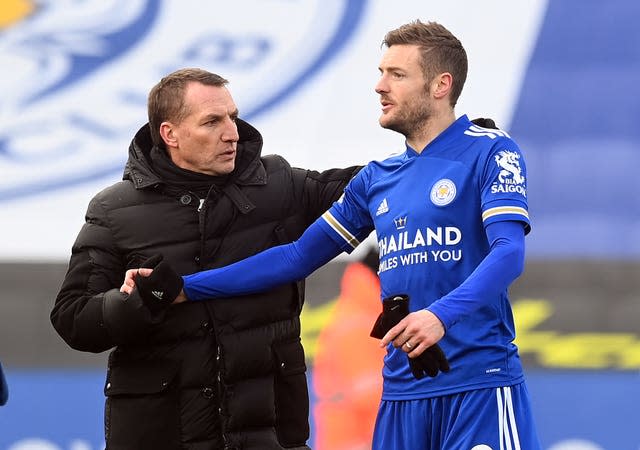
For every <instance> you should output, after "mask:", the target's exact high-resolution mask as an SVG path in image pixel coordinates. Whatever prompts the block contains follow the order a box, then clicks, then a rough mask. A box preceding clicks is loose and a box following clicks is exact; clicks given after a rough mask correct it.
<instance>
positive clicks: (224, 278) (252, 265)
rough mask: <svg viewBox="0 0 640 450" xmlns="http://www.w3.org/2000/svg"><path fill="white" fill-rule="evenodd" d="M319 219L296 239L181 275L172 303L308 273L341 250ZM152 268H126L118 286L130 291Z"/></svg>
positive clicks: (249, 288)
mask: <svg viewBox="0 0 640 450" xmlns="http://www.w3.org/2000/svg"><path fill="white" fill-rule="evenodd" d="M321 220H324V219H322V218H319V219H318V220H316V222H314V223H313V224H311V226H309V228H307V230H306V231H305V232H304V233H303V234H302V236H300V239H298V240H297V241H295V242H292V243H290V244H286V245H279V246H277V247H272V248H270V249H268V250H265V251H263V252H261V253H258V254H256V255H253V256H251V257H249V258H247V259H244V260H242V261H238V262H236V263H234V264H230V265H228V266H225V267H221V268H219V269H211V270H205V271H202V272H197V273H194V274H191V275H186V276H184V277H183V279H184V287H183V293H181V294H180V295H179V296H178V298H177V299H176V301H175V302H174V303H180V302H183V301H186V300H193V301H200V300H209V299H211V298H217V297H230V296H236V295H244V294H251V293H254V292H261V291H265V290H268V289H271V288H273V287H276V286H279V285H281V284H285V283H291V282H294V281H298V280H302V279H304V278H306V277H308V276H309V275H311V273H313V272H314V271H315V270H316V269H318V268H320V267H322V266H323V265H324V264H326V263H328V262H329V261H331V260H332V259H333V258H335V257H336V256H338V255H339V254H340V253H342V249H341V247H340V245H339V244H338V242H337V241H335V240H334V239H332V238H331V236H329V234H327V232H326V231H325V230H324V229H323V228H322V226H321V225H320V224H319V222H320V221H321ZM151 272H152V270H151V269H133V270H129V271H127V274H126V277H125V282H124V284H123V285H122V288H120V290H121V291H123V292H127V293H131V292H132V291H133V288H134V286H135V277H136V276H145V277H146V276H149V275H150V274H151ZM185 295H186V297H185Z"/></svg>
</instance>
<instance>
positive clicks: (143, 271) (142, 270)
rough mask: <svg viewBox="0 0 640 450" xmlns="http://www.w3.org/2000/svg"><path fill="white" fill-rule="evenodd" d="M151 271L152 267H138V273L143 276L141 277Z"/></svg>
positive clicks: (149, 273)
mask: <svg viewBox="0 0 640 450" xmlns="http://www.w3.org/2000/svg"><path fill="white" fill-rule="evenodd" d="M152 272H153V269H147V268H145V267H141V268H139V269H138V275H140V276H143V277H148V276H150V275H151V273H152Z"/></svg>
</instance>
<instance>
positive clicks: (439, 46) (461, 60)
mask: <svg viewBox="0 0 640 450" xmlns="http://www.w3.org/2000/svg"><path fill="white" fill-rule="evenodd" d="M382 45H386V46H387V47H391V46H392V45H417V46H419V47H420V53H421V55H422V63H421V66H422V72H423V74H424V77H425V81H426V82H429V81H431V78H433V77H434V76H436V75H438V74H439V73H443V72H449V73H450V74H451V75H452V77H453V85H452V88H451V97H450V99H451V106H455V104H456V103H457V102H458V98H459V97H460V94H461V93H462V88H463V86H464V82H465V81H466V79H467V71H468V62H467V52H466V51H465V50H464V47H463V46H462V43H461V42H460V41H459V40H458V38H456V37H455V36H454V35H453V34H452V33H451V32H450V31H449V30H447V29H446V28H445V27H443V26H442V25H440V24H439V23H436V22H426V23H424V22H421V21H420V20H415V21H413V22H410V23H407V24H405V25H402V26H401V27H399V28H397V29H395V30H391V31H389V32H388V33H387V34H386V35H385V37H384V40H383V41H382Z"/></svg>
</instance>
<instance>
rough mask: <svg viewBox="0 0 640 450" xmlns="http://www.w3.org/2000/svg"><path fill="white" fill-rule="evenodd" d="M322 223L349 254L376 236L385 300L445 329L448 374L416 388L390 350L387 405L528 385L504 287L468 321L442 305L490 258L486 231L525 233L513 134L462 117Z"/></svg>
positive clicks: (522, 171) (353, 190)
mask: <svg viewBox="0 0 640 450" xmlns="http://www.w3.org/2000/svg"><path fill="white" fill-rule="evenodd" d="M323 218H324V221H321V224H322V226H323V228H324V229H325V231H326V232H327V233H328V234H330V235H331V236H332V238H333V239H334V240H336V241H337V242H339V244H340V246H341V248H342V249H343V250H344V251H346V252H350V251H352V250H353V249H354V248H355V247H356V246H357V245H358V244H359V242H360V241H361V240H362V239H364V238H366V237H367V236H368V235H369V234H370V233H371V232H372V231H374V230H375V232H376V239H377V242H378V247H379V251H380V266H379V276H380V282H381V288H382V297H383V298H384V297H387V296H391V295H396V294H408V295H409V296H410V309H411V311H416V310H420V309H424V308H428V309H431V310H432V311H433V312H434V313H435V314H436V315H437V316H438V317H439V318H440V319H441V320H442V321H443V323H444V325H445V328H446V334H445V336H444V338H443V339H442V340H441V341H440V343H439V345H440V346H441V347H442V349H443V351H444V352H445V354H446V355H447V358H448V359H449V363H450V365H451V371H450V372H448V373H441V374H439V375H438V376H436V377H435V378H430V377H425V378H423V379H421V380H417V379H415V378H414V377H413V375H412V374H411V371H410V368H409V365H408V362H407V356H406V353H405V352H403V351H402V350H401V349H395V348H394V347H393V346H392V345H389V346H388V353H387V356H386V357H385V363H384V368H383V376H384V388H383V397H382V398H383V399H384V400H406V399H420V398H428V397H432V396H440V395H446V394H451V393H456V392H462V391H466V390H471V389H478V388H488V387H497V386H506V385H511V384H515V383H519V382H521V381H523V372H522V366H521V363H520V359H519V356H518V353H517V348H516V346H515V345H514V344H513V340H514V338H515V329H514V323H513V316H512V311H511V306H510V303H509V299H508V296H507V291H506V289H505V290H504V291H503V292H501V293H500V294H499V295H496V296H495V298H489V299H483V300H482V301H481V302H477V303H478V304H477V305H476V306H474V309H473V310H471V311H467V312H466V313H465V315H464V316H463V317H460V316H456V315H455V314H454V315H451V313H450V311H447V309H446V308H443V307H442V305H441V304H439V303H438V302H437V300H439V299H441V298H442V297H443V296H445V295H446V294H447V293H449V292H451V291H452V290H453V289H455V288H456V287H458V286H459V285H460V284H461V283H462V282H463V281H464V280H465V279H466V278H467V277H468V276H469V275H470V274H471V273H472V272H473V270H474V269H475V268H476V267H477V266H478V264H479V263H480V262H481V261H482V260H483V259H484V258H485V257H486V256H487V254H488V252H489V243H488V240H487V237H486V233H485V226H487V225H488V224H490V223H493V222H496V221H519V222H522V223H523V225H524V227H525V231H526V232H528V231H529V227H530V224H529V216H528V212H527V197H526V167H525V163H524V160H523V157H522V154H521V151H520V149H519V148H518V146H517V145H516V143H515V142H514V141H513V140H512V139H511V138H510V137H509V136H508V134H507V133H505V132H504V131H501V130H495V129H486V128H481V127H478V126H476V125H474V124H473V123H472V122H471V121H469V119H468V118H467V117H466V116H462V117H460V118H459V119H458V120H456V121H455V122H454V123H453V124H452V125H451V126H449V127H448V128H447V129H446V130H444V131H443V132H442V133H441V134H440V135H439V136H438V137H437V138H436V139H434V140H433V141H432V142H431V143H429V145H427V147H426V148H425V149H424V150H423V151H422V152H421V153H417V152H416V151H415V150H413V149H411V148H410V147H407V150H406V151H405V152H404V153H402V154H400V155H397V156H393V157H390V158H388V159H385V160H384V161H381V162H371V163H369V164H368V165H367V166H366V167H365V168H364V169H363V170H362V171H360V172H359V173H358V174H357V175H356V177H355V178H354V179H353V180H352V181H351V182H350V183H349V185H348V186H347V187H346V189H345V193H344V195H343V197H342V198H341V199H340V200H339V201H338V202H336V203H335V204H334V205H333V206H332V207H331V208H330V209H329V210H328V211H327V212H326V213H325V214H324V215H323Z"/></svg>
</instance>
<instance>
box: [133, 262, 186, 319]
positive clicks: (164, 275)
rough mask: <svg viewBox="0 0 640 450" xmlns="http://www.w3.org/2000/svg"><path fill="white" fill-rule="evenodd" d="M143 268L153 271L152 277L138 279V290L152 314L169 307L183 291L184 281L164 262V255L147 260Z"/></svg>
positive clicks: (142, 265)
mask: <svg viewBox="0 0 640 450" xmlns="http://www.w3.org/2000/svg"><path fill="white" fill-rule="evenodd" d="M140 267H141V268H145V269H153V272H151V275H149V276H148V277H143V276H141V275H138V276H137V277H136V289H138V293H139V294H140V297H141V298H142V300H143V301H144V303H145V305H146V306H147V307H148V308H149V309H150V310H151V312H152V313H155V312H158V311H160V310H162V309H164V308H166V307H167V306H169V305H170V304H171V303H172V302H173V301H174V300H175V299H176V297H177V296H178V294H180V291H182V286H183V285H184V281H183V280H182V277H181V276H179V275H178V274H177V273H176V272H175V271H174V270H173V268H172V267H171V265H170V264H169V263H168V262H166V261H163V260H162V255H160V254H156V255H153V256H151V257H150V258H148V259H146V260H145V261H144V262H143V263H142V264H141V265H140Z"/></svg>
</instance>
